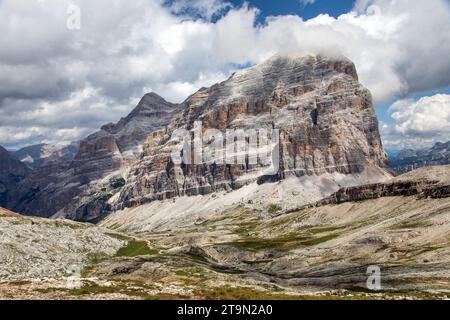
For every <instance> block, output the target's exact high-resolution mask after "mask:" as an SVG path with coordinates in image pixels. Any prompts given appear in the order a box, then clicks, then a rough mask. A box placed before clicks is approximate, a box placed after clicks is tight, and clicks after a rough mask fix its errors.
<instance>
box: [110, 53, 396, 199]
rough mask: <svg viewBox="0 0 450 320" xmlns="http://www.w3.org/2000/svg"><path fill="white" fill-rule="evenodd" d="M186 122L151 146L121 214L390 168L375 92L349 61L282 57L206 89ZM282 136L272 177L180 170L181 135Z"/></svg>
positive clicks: (237, 170) (249, 171) (218, 167)
mask: <svg viewBox="0 0 450 320" xmlns="http://www.w3.org/2000/svg"><path fill="white" fill-rule="evenodd" d="M183 105H184V112H183V114H182V115H181V116H180V117H178V118H177V119H175V120H174V121H173V123H172V124H171V125H169V126H168V127H167V128H165V129H164V130H161V131H159V132H157V133H154V134H153V135H152V136H151V137H150V138H149V139H148V142H147V144H146V145H145V148H144V152H143V157H142V159H141V161H139V162H138V163H136V164H135V165H134V166H133V168H132V170H130V174H129V176H128V177H127V184H126V186H125V187H124V188H123V190H122V192H121V194H120V198H119V201H118V202H117V204H116V206H117V207H121V206H136V205H140V204H142V203H145V202H149V201H153V200H156V199H165V198H171V197H175V196H183V195H198V194H207V193H211V192H215V191H219V190H223V189H225V190H230V189H238V188H240V187H242V186H243V185H245V184H248V183H251V182H255V181H256V180H258V181H259V183H264V182H266V181H274V180H275V181H276V180H279V179H284V178H286V177H287V176H292V175H294V176H305V175H306V176H308V175H321V174H325V173H333V172H339V173H343V174H356V173H360V172H362V171H364V170H366V169H367V168H373V167H375V168H380V167H385V166H386V162H387V159H386V155H385V153H384V151H383V148H382V144H381V139H380V135H379V131H378V122H377V118H376V114H375V111H374V107H373V100H372V96H371V94H370V92H369V91H368V90H367V89H365V88H364V87H363V86H362V85H360V84H359V82H358V77H357V73H356V68H355V66H354V64H353V63H352V62H350V61H348V60H346V59H344V58H329V57H323V56H306V57H299V56H276V57H274V58H272V59H270V60H269V61H267V62H265V63H263V64H261V65H259V66H256V67H253V68H249V69H247V70H243V71H239V72H237V73H235V74H233V75H232V76H231V78H230V79H228V80H227V81H225V82H222V83H220V84H217V85H214V86H212V87H211V88H209V89H201V90H200V91H199V92H197V93H196V94H194V95H193V96H191V97H190V98H188V100H186V101H185V102H184V103H183ZM195 121H201V125H202V130H203V132H204V130H205V129H208V128H211V129H219V130H226V129H245V130H248V129H266V130H267V131H272V130H273V129H278V130H279V132H280V134H279V137H280V141H279V143H278V144H275V145H272V146H271V147H272V148H275V149H276V150H275V151H276V152H279V158H280V162H279V167H278V169H277V171H276V172H275V173H273V174H271V175H270V176H267V175H265V174H264V173H262V171H261V169H262V167H263V165H262V163H259V162H258V163H257V164H252V165H249V164H248V155H247V156H246V157H247V158H246V161H245V164H239V165H236V164H235V165H233V164H231V165H230V164H217V163H215V164H211V163H206V162H204V163H201V164H187V165H186V164H183V163H182V164H175V163H174V161H172V157H171V152H173V150H174V147H176V145H177V144H179V141H177V140H174V139H171V135H172V134H173V133H174V131H175V130H176V129H180V128H182V129H186V130H189V131H194V129H195V124H194V122H195ZM203 143H204V144H205V145H207V144H209V143H210V141H206V142H205V141H204V142H203Z"/></svg>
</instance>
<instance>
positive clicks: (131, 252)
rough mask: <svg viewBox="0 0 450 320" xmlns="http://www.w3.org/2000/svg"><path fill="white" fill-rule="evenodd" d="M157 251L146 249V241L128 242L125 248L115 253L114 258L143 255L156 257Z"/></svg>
mask: <svg viewBox="0 0 450 320" xmlns="http://www.w3.org/2000/svg"><path fill="white" fill-rule="evenodd" d="M158 253H159V251H158V250H155V249H151V248H149V247H148V244H147V242H146V241H135V240H132V241H129V242H128V244H127V245H126V246H125V247H122V248H120V249H119V251H117V253H116V257H138V256H145V255H156V254H158Z"/></svg>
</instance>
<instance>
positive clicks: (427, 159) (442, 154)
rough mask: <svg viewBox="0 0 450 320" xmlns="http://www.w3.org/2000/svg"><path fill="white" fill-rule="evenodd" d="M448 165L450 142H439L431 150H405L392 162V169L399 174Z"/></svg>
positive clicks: (449, 160) (449, 161) (449, 162)
mask: <svg viewBox="0 0 450 320" xmlns="http://www.w3.org/2000/svg"><path fill="white" fill-rule="evenodd" d="M446 164H450V141H449V142H446V143H440V142H439V143H437V144H435V145H434V146H433V147H432V148H430V149H421V150H411V149H408V150H403V151H401V152H400V153H399V154H398V155H397V156H396V157H394V158H393V159H391V160H390V167H391V168H392V169H393V170H394V171H395V172H397V173H399V174H401V173H406V172H409V171H412V170H415V169H418V168H421V167H430V166H436V165H446Z"/></svg>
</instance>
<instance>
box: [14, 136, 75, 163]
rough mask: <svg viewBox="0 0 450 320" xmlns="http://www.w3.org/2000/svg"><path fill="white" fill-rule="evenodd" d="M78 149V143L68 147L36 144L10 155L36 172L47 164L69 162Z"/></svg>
mask: <svg viewBox="0 0 450 320" xmlns="http://www.w3.org/2000/svg"><path fill="white" fill-rule="evenodd" d="M78 149H79V143H78V142H73V143H71V144H69V145H49V144H38V145H34V146H28V147H25V148H22V149H20V150H17V151H14V152H12V154H13V155H14V156H15V157H16V158H17V159H19V160H20V161H22V162H23V163H25V164H26V165H27V166H28V167H29V168H30V169H33V170H36V169H38V168H39V167H41V166H43V165H45V164H48V162H54V161H60V160H63V161H71V160H73V158H74V157H75V155H76V154H77V152H78Z"/></svg>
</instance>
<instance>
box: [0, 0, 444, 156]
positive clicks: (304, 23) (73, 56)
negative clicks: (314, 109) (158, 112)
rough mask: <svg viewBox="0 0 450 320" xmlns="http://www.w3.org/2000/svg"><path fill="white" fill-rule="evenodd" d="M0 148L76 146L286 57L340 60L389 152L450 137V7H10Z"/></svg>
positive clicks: (331, 2)
mask: <svg viewBox="0 0 450 320" xmlns="http://www.w3.org/2000/svg"><path fill="white" fill-rule="evenodd" d="M0 34H1V37H0V145H2V146H4V147H6V148H8V149H18V148H21V147H24V146H27V145H32V144H38V143H49V144H56V143H68V142H71V141H75V140H79V139H82V138H84V137H85V136H87V135H88V134H90V133H93V132H95V131H97V130H98V128H100V127H101V126H102V125H103V124H105V123H109V122H117V121H118V120H119V119H120V118H121V117H123V116H126V115H127V114H128V113H129V112H130V111H131V110H132V109H133V108H134V106H135V105H136V104H137V102H138V101H139V99H140V98H141V97H142V96H143V95H144V94H145V93H147V92H151V91H153V92H156V93H158V94H159V95H161V96H163V97H164V98H166V99H167V100H168V101H171V102H182V101H183V100H184V99H186V98H187V97H188V96H189V95H190V94H192V93H194V92H195V91H197V90H198V89H199V88H201V87H205V86H210V85H212V84H214V83H216V82H219V81H223V80H225V79H226V78H228V77H229V75H230V74H231V73H232V72H234V71H236V70H237V69H240V68H242V67H244V66H250V65H254V64H258V63H261V62H262V61H264V60H265V59H268V58H269V57H271V56H272V55H274V54H276V53H281V54H283V53H292V52H295V53H304V54H310V53H321V54H342V55H344V56H347V57H348V58H349V59H351V60H352V61H354V62H355V65H356V67H357V70H358V74H359V77H360V81H361V82H362V84H363V85H364V86H366V87H367V88H369V89H370V90H371V92H372V94H373V96H374V99H375V102H376V111H377V114H378V116H379V120H380V130H381V133H382V138H383V143H384V146H385V147H386V148H387V149H401V148H421V147H427V146H430V145H432V144H434V143H435V142H438V141H448V140H450V87H449V84H450V59H449V53H450V0H429V1H410V0H339V1H336V0H284V1H282V0H278V1H276V0H249V1H242V0H228V1H227V0H191V1H188V0H134V1H133V2H130V1H127V0H95V1H92V0H0Z"/></svg>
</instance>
